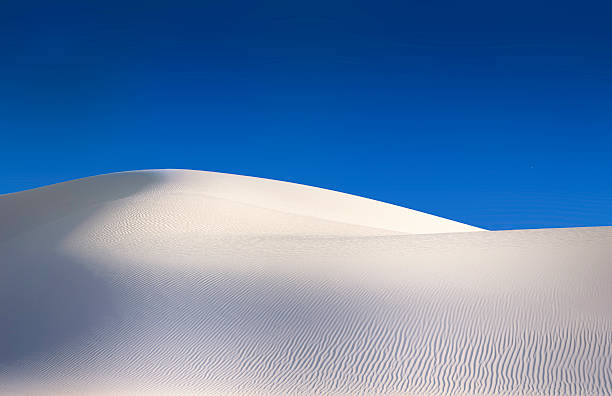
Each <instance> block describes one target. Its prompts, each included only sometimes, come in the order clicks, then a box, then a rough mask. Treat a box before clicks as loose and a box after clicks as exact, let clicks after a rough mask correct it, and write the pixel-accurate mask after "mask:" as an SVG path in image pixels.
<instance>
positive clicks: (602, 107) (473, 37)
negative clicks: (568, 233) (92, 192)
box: [0, 0, 612, 229]
mask: <svg viewBox="0 0 612 396" xmlns="http://www.w3.org/2000/svg"><path fill="white" fill-rule="evenodd" d="M610 15H612V5H610V4H609V3H608V4H606V2H599V3H595V2H571V3H570V2H567V3H564V2H538V1H530V2H491V1H487V2H463V1H462V2H459V1H452V2H451V1H432V2H411V1H408V2H406V1H402V2H400V1H398V2H372V1H369V2H358V1H351V2H344V1H331V2H330V1H309V2H291V1H289V2H286V1H278V2H242V1H222V2H202V1H180V0H174V1H164V2H161V1H149V2H141V1H129V0H124V1H114V0H110V1H104V2H102V1H94V0H92V1H87V2H83V1H76V0H75V1H62V0H59V1H56V2H51V1H27V0H24V1H19V2H8V3H6V4H2V5H0V56H1V59H0V137H1V139H2V140H1V142H2V143H1V145H0V193H8V192H14V191H18V190H22V189H26V188H32V187H37V186H41V185H46V184H50V183H55V182H60V181H64V180H69V179H74V178H79V177H85V176H90V175H95V174H101V173H108V172H115V171H121V170H132V169H150V168H188V169H201V170H212V171H221V172H229V173H238V174H246V175H253V176H260V177H267V178H273V179H280V180H287V181H293V182H298V183H303V184H308V185H314V186H319V187H324V188H330V189H334V190H339V191H343V192H348V193H352V194H357V195H362V196H366V197H370V198H374V199H379V200H382V201H386V202H390V203H394V204H398V205H402V206H406V207H410V208H413V209H417V210H422V211H425V212H428V213H433V214H436V215H439V216H443V217H448V218H451V219H454V220H458V221H462V222H466V223H469V224H473V225H476V226H480V227H485V228H489V229H511V228H540V227H570V226H595V225H612V183H611V182H610V180H611V179H612V178H611V175H612V158H611V157H612V155H611V154H612V148H611V147H612V136H611V133H610V132H611V130H612V24H610V23H609V16H610Z"/></svg>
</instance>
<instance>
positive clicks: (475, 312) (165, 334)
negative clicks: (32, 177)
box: [0, 170, 612, 396]
mask: <svg viewBox="0 0 612 396" xmlns="http://www.w3.org/2000/svg"><path fill="white" fill-rule="evenodd" d="M449 199H452V197H449ZM0 394H3V395H13V394H14V395H27V394H32V395H53V394H58V395H63V394H74V395H87V394H92V395H98V394H99V395H106V394H109V395H136V394H151V395H157V394H160V395H192V394H193V395H312V394H320V395H349V394H350V395H353V394H356V395H357V394H358V395H400V394H401V395H511V396H513V395H612V227H593V228H567V229H544V230H516V231H484V230H480V229H478V228H476V227H472V226H469V225H465V224H461V223H457V222H454V221H451V220H447V219H443V218H440V217H436V216H433V215H429V214H425V213H421V212H417V211H414V210H410V209H406V208H401V207H398V206H394V205H390V204H386V203H382V202H378V201H374V200H370V199H366V198H360V197H356V196H351V195H348V194H343V193H339V192H334V191H329V190H324V189H319V188H315V187H308V186H302V185H297V184H292V183H285V182H279V181H273V180H267V179H259V178H253V177H246V176H236V175H228V174H220V173H211V172H198V171H181V170H158V171H135V172H123V173H115V174H109V175H102V176H96V177H91V178H86V179H80V180H75V181H71V182H66V183H60V184H55V185H51V186H47V187H42V188H38V189H33V190H28V191H23V192H19V193H14V194H6V195H2V196H0Z"/></svg>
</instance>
